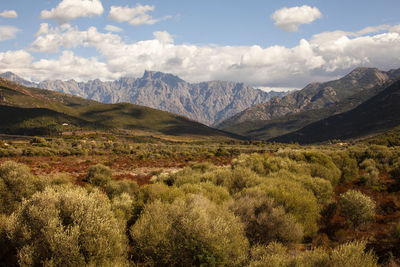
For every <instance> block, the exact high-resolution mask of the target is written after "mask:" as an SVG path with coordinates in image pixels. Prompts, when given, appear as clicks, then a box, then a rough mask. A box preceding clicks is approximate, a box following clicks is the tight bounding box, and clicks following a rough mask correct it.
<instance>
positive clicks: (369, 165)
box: [360, 159, 379, 186]
mask: <svg viewBox="0 0 400 267" xmlns="http://www.w3.org/2000/svg"><path fill="white" fill-rule="evenodd" d="M360 167H361V169H363V170H364V173H363V175H361V177H360V182H361V183H363V184H365V185H367V186H374V185H378V184H379V170H378V169H377V168H376V164H375V161H374V160H373V159H365V160H364V161H363V162H361V164H360Z"/></svg>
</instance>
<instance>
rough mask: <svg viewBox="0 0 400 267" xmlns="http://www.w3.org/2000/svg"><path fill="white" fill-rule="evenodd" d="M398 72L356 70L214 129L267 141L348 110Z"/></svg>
mask: <svg viewBox="0 0 400 267" xmlns="http://www.w3.org/2000/svg"><path fill="white" fill-rule="evenodd" d="M399 76H400V69H397V70H391V71H388V72H384V71H380V70H378V69H376V68H356V69H354V70H353V71H352V72H350V73H349V74H348V75H346V76H344V77H343V78H340V79H337V80H334V81H329V82H324V83H310V84H309V85H307V86H306V87H305V88H304V89H302V90H299V91H295V92H292V93H290V94H287V95H286V96H284V97H282V98H272V99H271V100H269V101H267V102H266V103H264V104H259V105H255V106H252V107H250V108H248V109H246V110H244V111H242V112H240V113H238V114H236V115H234V116H233V117H231V118H229V119H227V120H225V121H222V122H221V123H219V124H216V125H215V126H216V127H217V128H218V129H223V130H225V131H229V132H233V133H237V134H240V135H244V136H249V137H251V138H256V139H264V140H268V139H271V138H274V137H277V136H280V135H284V134H287V133H290V132H293V131H297V130H299V129H301V128H303V127H304V126H306V125H308V124H310V123H313V122H316V121H319V120H322V119H325V118H328V117H329V116H332V115H335V114H339V113H342V112H346V111H349V110H351V109H353V108H355V107H357V106H358V105H360V104H361V103H363V102H364V101H366V100H368V99H369V98H371V97H373V96H374V95H376V94H377V93H379V92H381V91H382V90H384V88H385V87H386V86H387V85H388V83H390V81H391V80H392V79H395V78H396V77H399Z"/></svg>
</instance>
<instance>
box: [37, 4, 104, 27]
mask: <svg viewBox="0 0 400 267" xmlns="http://www.w3.org/2000/svg"><path fill="white" fill-rule="evenodd" d="M103 12H104V8H103V5H102V4H101V1H100V0H62V1H61V3H59V4H58V6H57V7H56V8H52V9H51V10H43V11H42V12H41V13H40V18H41V19H55V20H56V21H57V23H59V24H63V23H66V22H68V21H69V20H71V19H76V18H79V17H94V16H99V15H101V14H103Z"/></svg>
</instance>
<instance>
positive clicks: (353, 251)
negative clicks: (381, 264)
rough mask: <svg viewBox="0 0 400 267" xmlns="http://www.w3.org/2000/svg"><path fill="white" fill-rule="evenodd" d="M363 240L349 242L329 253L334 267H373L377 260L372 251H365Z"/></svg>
mask: <svg viewBox="0 0 400 267" xmlns="http://www.w3.org/2000/svg"><path fill="white" fill-rule="evenodd" d="M365 246H366V243H365V242H352V243H351V242H350V243H346V244H343V245H340V246H338V247H337V248H335V249H334V250H333V251H332V253H331V262H332V265H331V266H334V267H354V266H363V267H375V266H378V260H377V258H376V257H375V255H374V254H373V253H372V252H369V251H368V252H365Z"/></svg>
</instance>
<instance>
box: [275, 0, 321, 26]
mask: <svg viewBox="0 0 400 267" xmlns="http://www.w3.org/2000/svg"><path fill="white" fill-rule="evenodd" d="M321 17H322V13H321V11H319V9H318V8H316V7H310V6H306V5H304V6H296V7H291V8H287V7H285V8H282V9H279V10H277V11H275V12H274V13H273V14H272V15H271V18H272V19H273V20H274V21H275V23H274V25H275V26H277V27H279V28H281V29H282V30H283V31H285V32H297V31H298V30H299V26H300V25H302V24H310V23H311V22H313V21H314V20H316V19H319V18H321Z"/></svg>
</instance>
